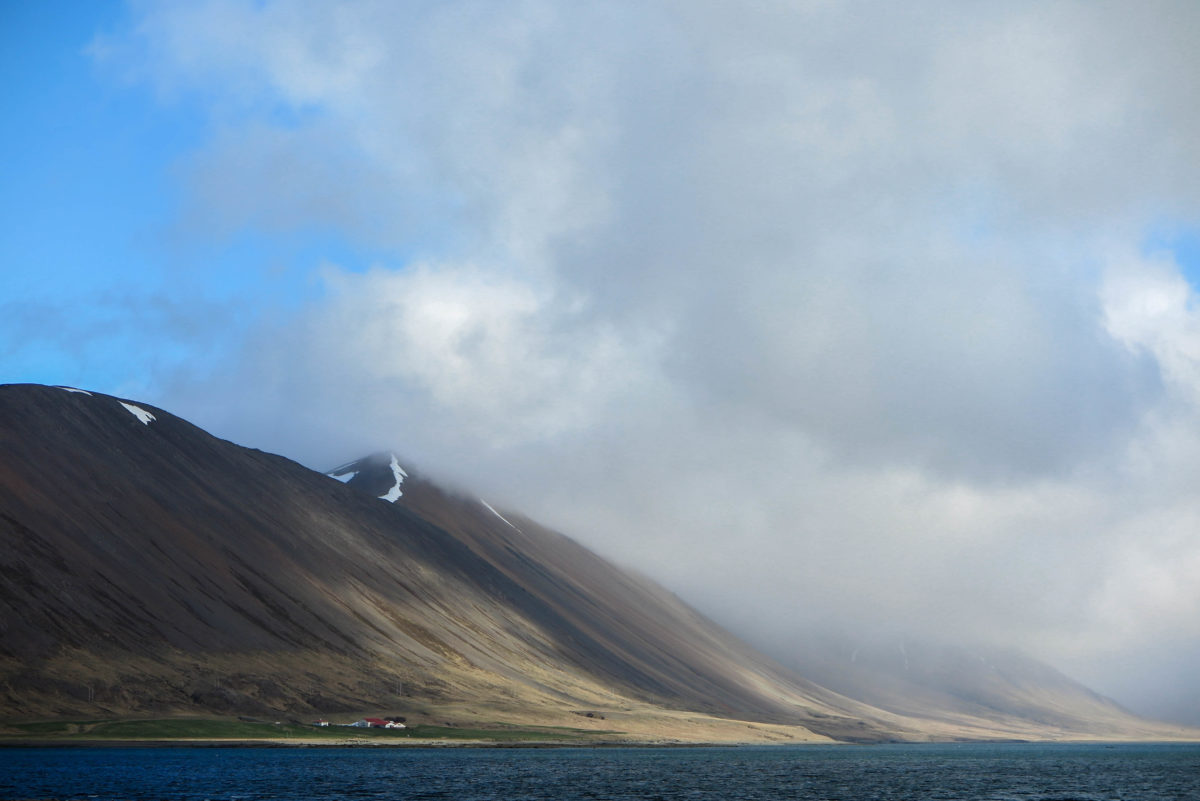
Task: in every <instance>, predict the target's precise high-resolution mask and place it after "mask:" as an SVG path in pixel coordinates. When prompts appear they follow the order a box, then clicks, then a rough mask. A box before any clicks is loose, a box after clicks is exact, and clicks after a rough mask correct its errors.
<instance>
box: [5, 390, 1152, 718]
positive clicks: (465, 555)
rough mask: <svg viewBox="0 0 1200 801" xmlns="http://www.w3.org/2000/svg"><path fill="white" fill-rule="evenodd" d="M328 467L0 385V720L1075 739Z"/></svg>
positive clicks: (417, 484) (130, 405) (162, 416)
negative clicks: (784, 660)
mask: <svg viewBox="0 0 1200 801" xmlns="http://www.w3.org/2000/svg"><path fill="white" fill-rule="evenodd" d="M330 472H331V474H330V475H323V474H321V473H317V472H314V471H311V470H309V469H307V468H305V467H303V466H301V465H299V464H296V463H295V462H291V461H289V460H287V459H285V458H282V457H279V456H275V455H272V454H267V453H262V452H260V451H255V450H250V449H247V448H242V447H239V446H237V445H234V444H231V443H229V442H225V441H223V440H220V439H217V438H215V437H212V436H210V435H209V434H207V433H205V432H203V431H201V430H200V429H198V428H197V427H195V426H193V425H191V424H190V423H187V422H186V421H184V420H181V419H179V418H177V417H175V416H173V415H171V414H169V413H167V412H165V411H163V410H161V409H157V408H153V407H150V406H147V405H145V404H141V403H135V402H132V401H121V400H119V399H116V398H112V397H109V396H105V395H100V394H92V393H84V392H80V391H69V390H66V389H61V388H54V387H41V386H32V385H10V386H0V542H2V543H3V550H2V551H0V714H3V715H9V716H13V715H21V716H40V715H52V714H97V713H127V712H141V711H150V710H163V711H176V712H178V711H192V712H195V711H218V712H231V711H238V712H250V713H255V712H266V711H270V712H273V713H290V714H295V715H302V714H311V713H316V712H336V711H339V710H348V711H349V710H379V709H396V710H398V711H402V712H405V713H407V714H410V715H413V716H418V717H419V716H420V715H422V714H424V715H427V716H431V719H433V718H432V716H442V717H437V718H436V719H439V720H441V719H443V718H444V716H446V715H450V714H454V715H458V716H474V717H475V718H476V719H488V718H489V716H490V719H493V720H514V721H515V720H526V721H530V720H541V721H547V720H560V719H559V718H557V717H555V716H556V715H563V714H567V715H569V714H570V713H571V712H572V711H578V710H580V709H588V710H593V709H594V710H607V711H608V713H609V717H610V718H611V717H613V716H620V715H625V720H626V722H627V725H628V726H630V727H632V726H634V725H635V724H636V723H637V721H636V720H635V719H634V717H635V716H636V715H638V714H641V715H643V716H645V715H651V716H654V715H657V716H659V717H660V718H661V717H662V716H663V715H667V713H668V712H669V711H670V710H676V711H679V710H684V711H688V712H689V714H690V715H692V717H693V718H696V716H708V717H707V718H705V719H727V720H741V721H756V722H761V723H765V724H778V725H780V726H790V727H794V728H793V729H792V730H791V731H794V732H796V733H799V734H804V733H805V732H817V733H819V734H824V735H828V736H831V737H835V738H837V739H858V740H869V739H885V738H886V739H895V738H901V739H926V738H929V737H942V738H944V737H958V736H974V737H981V736H1013V734H1014V733H1022V734H1026V735H1027V736H1037V732H1038V731H1043V733H1044V729H1038V726H1043V727H1044V726H1045V725H1057V724H1053V723H1052V724H1044V723H1029V722H1028V719H1027V718H1022V719H1020V720H1017V722H1016V723H1013V722H1012V721H1010V720H1007V719H1006V720H1005V721H1004V723H1003V725H1002V726H997V725H996V724H995V721H989V720H986V719H982V718H981V719H975V718H971V717H970V715H969V714H964V715H961V716H959V717H956V718H954V719H944V718H943V719H938V718H936V716H934V717H929V716H925V715H922V714H921V713H920V710H913V709H909V708H904V709H899V708H895V709H892V710H891V711H885V710H883V709H881V708H878V707H876V706H871V705H868V704H864V703H860V702H858V701H852V700H850V699H848V698H846V697H845V696H843V695H839V694H836V693H833V692H830V691H829V690H826V689H824V688H822V687H820V686H818V685H816V684H813V683H812V682H809V681H807V680H805V679H803V678H801V677H800V676H798V675H795V674H793V673H791V672H789V671H787V670H785V669H783V668H781V667H779V666H778V665H777V664H775V663H773V662H772V661H770V660H769V659H767V658H766V657H763V656H761V655H760V654H758V653H756V652H754V651H752V650H751V649H749V648H748V647H746V646H745V645H743V644H742V643H741V642H739V641H738V640H737V639H736V638H734V637H732V636H731V635H729V634H728V633H727V632H725V631H723V630H721V629H719V628H718V627H716V626H715V625H713V624H711V623H710V622H709V621H707V620H705V619H704V618H702V617H701V616H700V615H698V614H697V613H695V612H694V611H693V610H691V609H690V608H689V607H687V606H686V605H685V604H683V603H682V602H680V601H679V600H678V599H677V598H675V597H674V596H672V595H670V594H669V593H667V592H665V591H664V590H662V589H661V588H659V587H657V586H656V585H654V584H653V583H652V582H650V581H648V580H645V579H643V578H641V577H639V576H636V575H633V574H631V573H629V572H627V571H623V570H620V569H618V568H616V567H614V566H613V565H611V564H609V563H607V562H605V561H604V560H602V559H600V558H599V557H597V556H596V555H595V554H593V553H591V552H590V551H587V550H586V549H584V548H582V547H581V546H579V545H578V544H576V543H575V542H573V541H571V540H569V539H567V538H566V537H563V536H562V535H560V534H557V533H555V532H552V531H549V530H547V529H544V528H542V527H541V526H539V525H537V524H536V523H534V522H533V521H531V520H528V519H526V518H524V517H521V516H519V515H516V514H514V513H510V512H508V511H498V510H495V509H493V508H492V507H490V506H489V505H487V504H486V503H484V502H482V501H480V500H479V499H476V498H471V497H465V496H462V495H459V494H455V493H450V492H447V491H445V490H444V489H441V488H439V487H438V486H437V485H435V484H433V483H431V482H430V481H428V480H426V479H425V478H424V477H422V476H421V475H420V474H419V473H416V472H414V471H412V470H411V469H408V468H406V467H404V466H402V464H401V460H400V459H398V458H396V457H395V456H394V455H392V454H382V455H376V456H372V457H368V458H366V459H363V460H359V461H358V462H352V463H350V464H347V465H343V466H342V467H339V468H337V469H335V470H333V471H330ZM876 702H877V703H878V700H876ZM883 705H884V706H886V704H883ZM664 710H665V711H664ZM670 714H672V715H674V714H676V712H670ZM1018 717H1019V716H1018ZM696 719H698V718H696ZM1130 720H1132V719H1130ZM1022 721H1024V722H1022ZM800 727H803V728H800ZM644 730H646V731H648V729H644ZM788 736H791V735H788Z"/></svg>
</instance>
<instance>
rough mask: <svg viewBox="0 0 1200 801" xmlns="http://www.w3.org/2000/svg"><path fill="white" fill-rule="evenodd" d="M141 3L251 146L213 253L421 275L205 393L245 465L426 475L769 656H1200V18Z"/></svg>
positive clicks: (858, 6) (337, 280)
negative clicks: (362, 254) (982, 641)
mask: <svg viewBox="0 0 1200 801" xmlns="http://www.w3.org/2000/svg"><path fill="white" fill-rule="evenodd" d="M142 12H143V17H144V20H143V24H142V25H141V26H140V28H139V34H138V35H139V37H140V38H138V40H137V41H138V42H140V45H139V47H140V50H138V51H137V52H135V53H133V54H132V55H130V54H129V53H126V56H125V57H126V58H127V59H131V60H132V61H133V62H135V66H138V67H140V70H141V72H142V73H143V74H146V75H154V76H156V80H158V81H159V85H160V89H161V90H162V91H163V92H164V93H170V92H176V91H189V92H198V93H200V94H201V95H202V96H208V97H210V98H211V105H212V108H213V109H214V112H213V113H214V119H215V120H216V126H215V127H216V128H217V129H218V130H219V132H220V133H219V136H216V137H215V138H214V140H213V142H212V143H211V145H210V146H209V147H207V148H205V149H203V150H202V151H200V152H198V153H197V154H196V155H195V157H194V159H193V160H192V161H191V162H190V169H189V170H187V171H186V173H187V174H188V176H189V179H188V180H189V181H190V187H191V191H192V197H193V200H194V203H193V206H192V208H191V216H190V217H189V218H188V220H186V221H185V222H184V224H185V225H189V226H192V227H193V228H194V229H195V230H198V231H201V232H205V231H208V232H211V233H213V234H214V235H227V234H228V233H229V232H233V231H237V230H240V229H241V228H251V229H266V230H268V231H274V232H275V233H276V234H280V235H285V234H286V233H287V232H288V231H290V230H293V229H305V228H309V227H312V226H318V227H321V226H325V227H329V228H332V229H336V230H338V231H340V232H341V233H342V234H343V235H345V236H347V237H349V238H350V239H352V240H354V241H356V242H358V243H359V244H361V245H363V246H364V247H369V248H375V247H383V248H390V249H391V250H392V251H393V252H396V253H399V254H403V256H400V257H398V258H397V260H396V262H395V263H392V264H388V265H386V266H380V267H377V268H375V269H372V270H371V271H368V272H366V273H361V274H360V273H353V272H349V271H342V270H331V271H330V272H329V273H328V274H327V276H326V281H327V285H328V287H329V291H328V292H326V294H325V295H324V297H323V298H322V299H321V300H320V301H319V302H316V303H314V304H313V305H311V306H309V307H307V308H305V309H303V310H302V311H301V312H300V313H299V314H298V315H296V316H294V317H293V318H290V319H288V320H286V321H284V322H276V323H272V324H264V326H263V328H262V330H261V331H260V332H259V335H258V337H257V338H256V339H255V340H253V341H252V342H250V343H248V344H247V348H246V352H245V358H244V360H243V362H242V364H241V365H240V366H239V367H238V369H240V370H241V371H242V372H241V374H240V375H241V376H242V378H241V380H240V382H239V385H238V389H237V395H238V397H236V398H232V397H231V394H232V393H231V392H230V390H229V389H228V388H224V387H213V386H209V387H208V388H207V389H205V388H203V387H197V383H195V382H193V383H192V384H190V385H189V389H190V390H191V391H192V392H193V393H194V394H193V395H191V396H190V397H192V398H193V400H182V398H183V397H184V396H182V395H181V403H180V407H181V409H182V410H183V411H192V413H193V414H194V415H195V416H197V417H199V418H200V420H201V421H202V422H207V423H208V424H209V425H210V426H212V427H214V428H216V429H217V430H218V431H219V432H220V433H222V434H225V435H227V436H233V437H234V438H235V439H240V440H242V441H248V442H252V443H253V444H256V445H260V446H265V447H272V448H273V449H276V450H280V451H283V452H285V453H289V454H290V455H294V456H299V457H301V458H303V459H305V460H307V461H309V462H310V463H313V464H314V466H317V467H327V466H328V465H330V464H334V463H336V462H338V461H344V460H345V458H349V457H351V456H354V455H356V454H355V453H353V452H350V453H347V452H346V450H347V449H352V448H360V447H362V448H368V447H374V446H384V445H395V446H397V447H398V448H400V449H401V450H407V451H408V452H409V453H411V454H413V455H414V456H415V457H418V458H419V459H420V460H422V461H423V462H424V464H425V465H427V466H428V467H430V468H431V469H434V468H436V469H439V470H441V471H443V472H445V473H447V474H450V475H452V476H453V477H454V478H457V479H460V480H463V481H467V482H471V483H472V484H475V485H477V486H478V485H481V484H482V485H483V486H480V489H481V490H486V492H487V497H489V498H493V497H496V498H508V499H510V501H511V502H512V503H513V504H514V505H517V506H520V507H523V508H525V509H527V510H528V511H530V512H531V513H533V514H535V515H541V516H544V517H546V518H547V519H549V520H550V521H551V522H553V523H556V524H558V525H560V526H562V527H563V528H565V529H566V530H568V531H569V532H572V533H577V534H579V535H580V536H581V537H584V538H586V539H587V541H588V542H589V543H591V544H593V545H595V546H597V547H599V548H600V549H601V550H603V551H605V552H607V553H609V554H613V555H616V556H617V557H619V558H621V559H624V560H626V561H629V562H633V563H636V564H638V565H640V566H641V567H643V569H645V570H647V571H648V572H651V573H652V574H655V575H657V576H660V577H663V578H664V579H665V580H667V581H668V582H669V583H670V584H671V585H672V586H674V587H676V588H679V589H681V590H684V591H685V592H686V593H688V594H694V595H693V597H695V598H697V599H699V601H700V603H702V604H703V605H704V606H705V607H706V608H707V609H708V610H710V611H711V612H713V613H714V614H716V615H717V616H718V617H723V618H724V619H726V620H732V621H736V622H738V623H739V624H740V625H742V626H743V627H744V628H745V629H746V630H748V631H750V630H756V631H758V632H760V633H762V632H766V631H768V630H770V631H772V632H775V633H777V631H776V630H774V629H771V627H770V626H769V625H768V624H766V623H763V621H767V620H775V619H777V618H778V610H779V609H780V608H785V609H789V610H792V611H790V612H789V614H788V616H787V617H788V619H798V618H836V619H838V620H839V621H843V622H848V621H857V622H858V623H860V624H861V623H862V621H870V622H872V623H877V624H879V625H889V626H901V625H914V626H919V627H927V628H930V629H934V630H938V631H941V632H943V633H945V632H953V633H959V634H963V635H964V636H966V635H968V634H973V635H979V634H980V633H982V634H983V635H984V636H988V637H992V638H998V639H1005V640H1010V641H1012V640H1016V641H1020V642H1022V643H1025V644H1027V645H1029V646H1030V647H1033V648H1035V649H1037V650H1038V651H1039V652H1040V653H1042V654H1044V655H1045V654H1048V655H1052V656H1055V657H1057V658H1060V659H1063V660H1070V663H1071V665H1072V666H1075V667H1079V666H1086V665H1087V664H1088V660H1089V659H1092V660H1094V659H1095V658H1096V657H1097V655H1098V654H1100V653H1108V654H1111V653H1112V652H1113V650H1114V649H1119V648H1121V647H1128V648H1131V649H1132V648H1149V647H1150V645H1153V644H1154V643H1150V644H1148V643H1147V640H1148V639H1155V643H1157V646H1163V643H1165V642H1167V641H1168V640H1169V639H1170V638H1171V637H1172V636H1175V635H1179V634H1185V635H1186V636H1188V637H1193V638H1194V637H1195V636H1196V634H1197V632H1195V631H1194V628H1193V627H1190V626H1189V625H1187V624H1186V621H1187V620H1189V619H1200V599H1197V597H1196V596H1195V593H1193V592H1191V590H1190V585H1189V582H1188V581H1187V580H1186V579H1187V576H1188V575H1189V573H1190V572H1191V571H1192V570H1193V569H1194V567H1195V566H1196V564H1197V558H1198V557H1197V554H1200V545H1198V544H1196V543H1195V542H1193V541H1192V539H1190V538H1189V537H1188V536H1187V533H1186V532H1188V531H1189V530H1193V526H1192V523H1193V522H1194V521H1195V520H1196V515H1197V511H1198V510H1197V508H1196V504H1195V503H1193V501H1192V500H1191V495H1192V493H1193V491H1194V487H1195V486H1196V483H1195V480H1194V479H1195V478H1196V477H1197V468H1198V467H1200V441H1198V440H1197V437H1196V436H1195V435H1194V434H1192V433H1191V432H1193V431H1197V430H1200V427H1197V425H1196V424H1197V423H1198V422H1200V420H1197V403H1196V401H1197V400H1198V398H1197V394H1196V393H1197V392H1198V391H1200V375H1198V374H1197V356H1198V355H1200V329H1198V328H1197V320H1196V318H1195V312H1194V306H1195V297H1194V290H1193V289H1192V287H1191V286H1190V285H1189V284H1188V283H1187V281H1186V280H1185V278H1184V277H1183V274H1182V271H1181V269H1180V267H1179V265H1178V264H1176V263H1175V262H1174V261H1173V260H1172V256H1171V254H1169V253H1168V254H1158V255H1155V254H1146V253H1144V252H1143V250H1144V242H1145V241H1147V240H1148V239H1149V238H1150V235H1151V233H1152V232H1153V231H1154V230H1155V229H1156V227H1158V226H1161V225H1162V224H1164V223H1167V224H1172V225H1179V224H1182V225H1184V226H1188V225H1191V226H1193V227H1194V226H1197V225H1200V192H1198V191H1197V187H1198V186H1200V153H1198V152H1197V143H1198V142H1200V110H1198V107H1197V106H1196V104H1195V102H1194V97H1195V89H1196V87H1197V82H1198V81H1200V78H1198V77H1197V76H1200V63H1197V62H1198V61H1200V56H1198V55H1197V52H1198V51H1197V50H1196V49H1195V48H1194V47H1193V46H1192V43H1191V42H1190V40H1189V37H1188V36H1187V35H1185V32H1186V31H1187V30H1189V29H1191V30H1194V29H1195V25H1196V22H1197V16H1198V15H1200V6H1196V5H1195V4H1191V3H1161V4H1139V5H1137V6H1132V5H1119V4H1095V3H1074V2H1058V3H1052V4H1045V3H1014V4H1005V5H1003V6H973V7H969V8H968V7H964V6H962V5H961V4H957V3H947V4H920V5H918V6H912V5H911V4H910V5H897V4H873V3H853V2H850V3H803V4H792V3H762V4H754V5H753V6H746V5H733V4H722V3H711V4H710V3H692V2H688V3H669V2H663V3H655V4H643V3H598V4H592V3H570V4H567V3H555V2H524V3H515V4H488V3H457V2H443V3H431V4H404V5H394V4H389V3H373V2H360V3H342V4H337V5H334V4H324V3H314V4H309V3H302V2H269V3H265V4H255V5H250V4H239V3H232V2H221V3H209V4H198V5H189V6H186V7H180V6H172V5H165V6H147V7H144V8H143V9H142ZM110 49H111V48H110ZM139 59H140V61H139ZM413 254H416V255H415V256H414V255H413ZM295 352H300V353H303V354H304V358H302V359H297V358H288V354H291V353H295ZM199 383H201V384H202V383H203V382H199ZM284 399H286V403H284ZM345 408H355V409H357V410H359V412H358V414H356V415H354V416H353V417H340V416H339V415H338V410H341V409H345ZM280 409H286V412H284V413H282V416H281V413H280V411H279V410H280ZM1118 610H1120V611H1119V612H1118ZM1151 620H1155V621H1160V622H1161V623H1156V624H1151V623H1150V622H1149V621H1151ZM1163 647H1165V646H1163ZM1193 650H1194V649H1193ZM1173 653H1176V652H1174V651H1173ZM1177 653H1180V654H1182V653H1183V652H1182V651H1178V652H1177ZM1189 653H1191V652H1190V651H1189ZM1118 661H1119V660H1118ZM1112 664H1117V661H1113V662H1112ZM1198 672H1200V671H1198ZM1090 678H1093V679H1095V680H1099V681H1101V682H1102V683H1103V682H1105V681H1108V682H1110V684H1111V685H1112V686H1117V684H1119V682H1118V681H1117V679H1116V678H1115V677H1114V676H1113V675H1106V674H1105V673H1104V671H1103V670H1102V669H1096V670H1093V671H1092V672H1091V674H1090Z"/></svg>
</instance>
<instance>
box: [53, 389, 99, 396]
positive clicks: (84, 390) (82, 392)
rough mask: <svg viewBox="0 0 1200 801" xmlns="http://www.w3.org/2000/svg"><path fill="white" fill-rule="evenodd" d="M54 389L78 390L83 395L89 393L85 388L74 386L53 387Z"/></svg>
mask: <svg viewBox="0 0 1200 801" xmlns="http://www.w3.org/2000/svg"><path fill="white" fill-rule="evenodd" d="M55 389H61V390H65V391H66V392H78V393H80V394H83V395H91V394H92V393H90V392H88V391H87V390H86V389H76V388H75V387H55Z"/></svg>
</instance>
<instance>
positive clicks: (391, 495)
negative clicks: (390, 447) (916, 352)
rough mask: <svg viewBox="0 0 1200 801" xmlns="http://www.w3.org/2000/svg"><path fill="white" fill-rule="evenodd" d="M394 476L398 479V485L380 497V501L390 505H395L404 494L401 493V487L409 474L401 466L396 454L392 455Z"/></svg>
mask: <svg viewBox="0 0 1200 801" xmlns="http://www.w3.org/2000/svg"><path fill="white" fill-rule="evenodd" d="M390 466H391V468H392V476H393V477H394V478H395V479H396V483H395V484H394V485H392V488H391V489H390V490H388V491H387V492H386V493H385V494H383V495H380V496H379V499H380V500H383V501H387V502H388V503H395V502H396V501H398V500H399V499H400V496H401V495H403V494H404V493H403V492H401V491H400V485H401V484H403V483H404V479H406V478H408V473H405V472H404V468H403V467H401V466H400V462H399V461H398V460H397V459H396V454H394V453H393V454H392V463H391V465H390Z"/></svg>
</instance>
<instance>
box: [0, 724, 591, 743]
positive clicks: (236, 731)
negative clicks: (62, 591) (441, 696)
mask: <svg viewBox="0 0 1200 801" xmlns="http://www.w3.org/2000/svg"><path fill="white" fill-rule="evenodd" d="M596 734H597V733H596V732H594V731H586V730H583V729H564V728H550V727H547V728H511V727H498V728H495V729H467V728H453V727H449V726H412V727H410V728H407V729H359V728H348V727H345V726H329V727H322V726H309V725H304V724H297V723H270V722H257V721H247V720H237V719H231V718H159V719H149V720H54V721H31V722H12V721H10V722H5V723H3V724H2V727H0V741H4V740H7V741H20V740H41V741H46V742H52V741H60V740H61V741H64V742H66V741H71V742H86V741H89V740H91V741H104V740H149V741H164V740H284V741H286V740H301V739H304V740H329V741H339V740H340V741H345V740H348V739H357V740H363V741H376V742H378V741H386V740H396V741H402V740H484V741H488V742H497V743H519V742H571V741H581V742H582V741H584V740H585V739H592V738H594V737H595V735H596Z"/></svg>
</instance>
